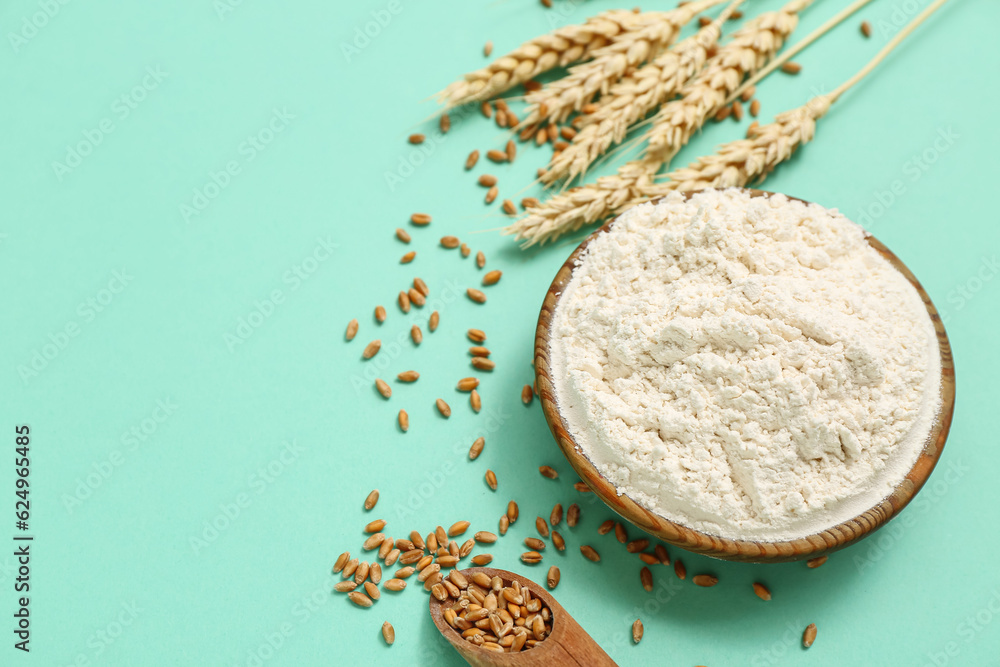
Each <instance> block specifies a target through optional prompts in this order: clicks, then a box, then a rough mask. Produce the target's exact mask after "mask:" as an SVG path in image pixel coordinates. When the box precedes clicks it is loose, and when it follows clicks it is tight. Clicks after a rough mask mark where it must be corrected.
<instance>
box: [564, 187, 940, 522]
mask: <svg viewBox="0 0 1000 667" xmlns="http://www.w3.org/2000/svg"><path fill="white" fill-rule="evenodd" d="M864 238H865V232H864V230H862V228H861V227H859V226H858V225H855V224H854V223H852V222H850V221H849V220H847V219H846V218H844V217H843V216H842V215H841V214H840V213H838V212H836V211H830V210H827V209H825V208H822V207H820V206H817V205H809V206H807V205H805V204H802V203H800V202H796V201H792V200H789V199H787V198H786V197H783V196H780V195H778V196H774V197H771V198H769V199H768V198H750V197H749V196H748V195H747V194H744V193H742V192H741V191H738V190H728V191H725V192H715V191H710V192H707V193H702V194H698V195H695V196H694V197H692V199H691V200H690V201H684V199H683V198H682V197H681V196H680V195H676V194H675V195H671V196H670V197H669V198H668V199H666V200H664V201H663V202H661V203H659V204H656V205H652V204H644V205H642V206H637V207H635V208H633V209H631V210H629V211H628V212H627V213H625V214H624V215H623V216H622V217H621V218H620V219H619V220H618V221H617V222H616V223H615V224H614V225H613V227H612V229H611V231H610V232H609V233H606V234H601V235H599V236H598V237H597V238H596V239H595V240H594V241H593V242H592V243H591V244H590V245H589V246H588V250H587V253H586V255H585V257H584V258H583V259H582V261H581V262H580V264H579V265H578V266H577V268H576V269H575V271H574V274H573V280H572V281H571V282H570V284H569V285H568V286H567V288H566V290H565V294H563V296H562V298H561V299H560V302H559V307H558V309H557V311H556V315H555V322H554V336H553V339H552V345H551V347H552V360H553V371H554V373H553V375H554V378H555V383H556V398H557V401H558V403H559V407H560V410H561V411H562V413H563V414H564V415H565V416H566V417H567V421H568V422H569V426H570V431H571V433H572V434H573V436H574V438H575V439H576V441H577V443H578V444H579V445H580V446H581V448H582V450H583V452H584V453H585V454H586V455H587V456H588V457H589V458H590V460H591V461H592V462H593V463H594V464H595V465H596V466H597V468H598V470H600V471H601V473H602V474H603V475H605V477H607V479H609V480H610V481H611V482H612V483H613V484H614V485H615V486H616V487H617V489H618V493H619V494H626V495H628V496H629V497H631V498H632V499H633V500H635V501H636V502H638V503H639V504H640V505H643V506H644V507H646V508H648V509H650V510H652V511H654V512H656V513H658V514H661V515H662V516H665V517H667V518H669V519H671V520H674V521H676V522H678V523H681V524H684V525H687V526H689V527H692V528H695V529H698V530H701V531H704V532H707V533H710V534H714V535H719V536H724V537H730V538H739V539H792V538H796V537H801V536H804V535H809V534H812V533H815V532H817V531H820V530H824V529H826V528H829V527H831V526H834V525H836V524H837V523H840V522H841V521H844V520H846V519H849V518H851V517H853V516H855V515H857V514H858V513H859V512H862V511H864V510H865V509H867V508H869V507H871V506H872V505H874V504H875V503H877V502H878V501H879V500H880V499H881V498H884V497H885V496H886V495H887V494H888V493H889V492H890V491H891V489H892V487H893V486H894V485H895V484H896V483H897V482H898V481H899V480H901V479H902V478H903V477H904V476H905V474H906V472H907V471H908V470H909V468H910V467H911V466H912V465H913V462H914V461H915V460H916V458H917V455H918V454H919V451H920V449H921V448H922V447H923V444H924V440H925V439H926V436H927V434H928V432H929V430H930V425H931V423H932V421H933V418H934V416H935V414H936V412H937V409H938V400H939V399H938V385H939V382H940V372H941V371H940V362H939V356H938V351H937V340H936V337H935V334H934V328H933V324H932V323H931V320H930V317H928V315H927V312H926V310H925V308H924V306H923V303H922V302H921V300H920V297H919V295H918V294H917V292H916V290H915V289H914V288H913V287H912V286H911V285H910V284H909V282H908V281H907V280H906V279H905V278H904V277H903V276H902V274H900V273H899V272H898V271H896V270H895V269H893V268H892V266H891V265H890V264H889V263H888V262H887V261H885V260H884V259H882V258H881V257H880V256H879V255H878V253H876V252H875V251H874V250H872V249H871V248H870V247H869V246H868V244H867V243H866V242H865V240H864Z"/></svg>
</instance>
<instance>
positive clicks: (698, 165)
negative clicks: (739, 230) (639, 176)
mask: <svg viewBox="0 0 1000 667" xmlns="http://www.w3.org/2000/svg"><path fill="white" fill-rule="evenodd" d="M832 103H833V99H831V98H830V97H829V96H826V95H821V96H819V97H815V98H813V99H812V100H810V101H809V102H808V103H807V104H805V105H804V106H801V107H799V108H797V109H792V110H790V111H785V112H783V113H780V114H778V115H777V116H775V119H774V122H773V123H770V124H769V125H763V126H761V127H756V128H754V129H753V130H752V132H751V134H750V136H748V137H747V138H746V139H739V140H737V141H732V142H730V143H728V144H723V145H722V146H720V147H719V149H718V150H717V151H716V152H715V153H714V154H712V155H708V156H705V157H702V158H699V159H698V160H696V161H694V162H693V163H691V164H690V165H688V166H687V167H682V168H680V169H676V170H674V171H672V172H671V173H669V174H666V175H665V178H669V179H670V180H669V181H667V182H666V183H659V184H655V185H651V186H646V187H643V188H640V190H641V193H642V197H644V198H645V197H657V196H661V195H664V194H666V193H667V192H671V191H680V192H687V191H690V190H701V189H703V188H729V187H744V186H746V185H749V184H750V183H753V182H755V181H756V182H760V181H762V180H764V178H765V177H766V176H767V175H768V174H769V173H771V171H773V170H774V168H775V167H777V166H778V165H779V164H780V163H782V162H784V161H786V160H788V159H789V158H790V157H792V154H793V153H795V151H796V150H798V149H799V147H801V146H803V145H804V144H806V143H808V142H809V141H812V138H813V137H814V136H815V134H816V121H817V120H819V119H820V118H822V117H823V116H824V115H825V114H826V112H827V111H829V110H830V105H831V104H832ZM635 203H638V201H636V202H635Z"/></svg>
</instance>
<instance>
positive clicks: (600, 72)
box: [522, 0, 725, 126]
mask: <svg viewBox="0 0 1000 667" xmlns="http://www.w3.org/2000/svg"><path fill="white" fill-rule="evenodd" d="M724 1H725V0H696V1H695V2H690V3H688V4H686V5H682V6H680V7H678V8H677V9H672V10H669V11H664V12H646V13H644V14H640V15H638V16H637V20H636V22H634V23H633V24H631V25H630V26H629V29H628V30H626V31H624V32H622V33H620V34H618V35H616V36H615V37H614V38H612V40H611V43H610V44H608V45H607V46H603V47H601V48H599V49H596V50H594V51H593V58H592V59H591V60H590V61H589V62H586V63H583V64H581V65H577V66H575V67H572V68H570V70H569V73H568V74H567V75H566V76H565V77H563V78H561V79H558V80H556V81H553V82H551V83H549V84H547V85H545V86H543V87H542V89H541V90H538V91H535V92H532V93H528V95H526V96H525V100H526V101H527V102H528V106H527V108H526V109H525V112H526V115H525V118H524V121H523V122H522V125H523V126H530V125H534V124H537V123H540V122H542V121H544V120H549V121H550V122H562V121H564V120H566V118H567V117H568V116H569V114H570V113H572V112H573V111H579V110H580V108H581V107H582V106H583V105H584V104H586V103H587V102H589V101H590V100H592V99H593V98H594V96H595V95H597V94H598V93H600V94H604V93H606V92H608V89H609V88H610V86H611V85H613V84H614V83H615V82H617V81H618V80H619V79H620V78H621V77H622V76H623V75H624V74H625V72H626V71H627V70H628V69H629V68H631V67H636V66H637V65H640V64H642V63H644V62H646V61H647V60H649V59H650V58H652V57H654V56H656V55H657V54H658V53H659V52H660V51H662V50H663V49H665V48H667V47H669V46H670V45H671V44H672V43H673V42H674V40H675V39H677V35H678V34H679V33H680V31H681V29H683V28H684V26H685V25H687V24H688V23H689V22H690V21H691V19H693V18H694V17H695V16H697V15H698V14H700V13H701V12H703V11H705V10H706V9H709V8H711V7H713V6H715V5H718V4H721V3H722V2H724Z"/></svg>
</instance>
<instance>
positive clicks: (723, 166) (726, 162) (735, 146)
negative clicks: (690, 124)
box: [633, 0, 947, 203]
mask: <svg viewBox="0 0 1000 667" xmlns="http://www.w3.org/2000/svg"><path fill="white" fill-rule="evenodd" d="M945 2H947V0H934V2H932V3H931V4H929V5H928V6H927V7H926V8H925V9H924V11H923V12H921V13H920V14H919V15H917V16H916V17H915V18H914V19H913V20H912V21H911V22H910V23H909V24H908V25H907V26H906V27H905V28H904V29H903V30H901V31H900V32H899V33H898V34H897V35H896V36H895V37H893V38H892V39H891V40H890V41H889V42H888V43H887V44H886V45H885V46H884V47H883V48H882V50H881V51H879V52H878V53H877V54H876V55H875V57H874V58H872V59H871V61H869V63H868V64H867V65H865V66H864V67H863V68H862V69H861V70H860V71H859V72H858V73H857V74H855V75H854V76H853V77H851V78H850V79H848V80H847V81H845V82H844V83H843V84H841V85H840V86H839V87H838V88H837V89H836V90H834V91H833V92H832V93H828V94H826V95H819V96H817V97H814V98H813V99H812V100H810V101H809V102H807V103H806V104H805V105H803V106H801V107H799V108H797V109H792V110H791V111H785V112H784V113H781V114H778V115H777V116H776V117H775V119H774V122H773V123H770V124H769V125H764V126H762V127H758V128H755V129H754V130H753V131H752V133H751V135H750V136H749V137H748V138H746V139H740V140H738V141H732V142H730V143H728V144H723V145H722V146H720V147H719V149H718V150H717V151H716V153H715V154H714V155H709V156H707V157H703V158H700V159H698V160H696V161H695V162H693V163H692V164H690V165H688V166H687V167H684V168H681V169H677V170H675V171H673V172H671V173H669V174H666V175H665V176H664V178H668V179H670V180H669V181H668V182H666V183H662V184H656V185H650V186H644V187H642V188H640V190H641V196H639V197H636V199H635V200H634V202H633V203H638V202H639V201H641V200H643V199H645V198H649V197H656V196H660V195H664V194H666V193H667V192H670V191H673V190H676V191H682V192H683V191H689V190H701V189H703V188H726V187H743V186H746V185H749V184H750V183H752V182H754V181H757V182H759V181H761V180H763V179H764V178H765V177H766V176H767V175H768V174H769V173H771V171H773V170H774V168H775V167H777V166H778V165H779V164H781V163H782V162H784V161H786V160H788V159H789V158H790V157H791V156H792V155H793V154H794V153H795V151H796V150H797V149H798V148H800V147H801V146H802V145H804V144H806V143H807V142H809V141H810V140H812V138H813V137H814V136H815V134H816V123H817V121H818V120H819V119H820V118H822V117H823V116H824V115H826V112H827V111H829V110H830V107H831V106H832V105H833V104H834V103H835V102H836V101H837V100H839V99H840V97H841V96H842V95H843V94H844V93H845V92H847V91H848V90H849V89H850V88H851V87H853V86H854V85H856V84H857V83H858V82H859V81H861V80H862V79H863V78H865V77H866V76H867V75H868V74H870V73H871V72H872V70H874V69H875V67H877V66H878V64H879V63H881V62H882V61H883V60H884V59H885V58H886V56H888V55H889V53H890V52H892V50H893V49H895V48H896V47H897V46H899V44H900V43H902V41H903V40H904V39H906V38H907V36H909V35H910V33H912V32H913V31H914V30H915V29H916V28H917V26H919V25H920V24H921V23H923V22H924V21H925V20H926V19H927V17H929V16H930V15H931V14H933V13H934V12H935V11H937V10H938V9H939V8H940V7H941V6H942V5H943V4H944V3H945Z"/></svg>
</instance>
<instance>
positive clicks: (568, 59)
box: [438, 10, 637, 118]
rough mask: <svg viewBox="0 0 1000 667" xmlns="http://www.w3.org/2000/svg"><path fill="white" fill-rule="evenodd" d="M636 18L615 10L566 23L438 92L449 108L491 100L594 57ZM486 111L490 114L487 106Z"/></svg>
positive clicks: (626, 11)
mask: <svg viewBox="0 0 1000 667" xmlns="http://www.w3.org/2000/svg"><path fill="white" fill-rule="evenodd" d="M636 19H637V17H636V15H635V14H633V13H632V12H630V11H628V10H613V11H609V12H603V13H601V14H598V15H597V16H594V17H592V18H590V19H588V20H587V21H586V22H585V23H583V24H580V25H569V26H565V27H562V28H559V29H558V30H555V31H553V32H551V33H549V34H547V35H542V36H540V37H536V38H535V39H532V40H529V41H527V42H525V43H524V44H522V45H521V46H519V47H518V48H517V49H515V50H514V51H511V52H510V53H508V54H507V55H505V56H502V57H500V58H498V59H497V60H495V61H493V62H492V63H490V64H489V65H487V66H486V67H484V68H482V69H479V70H476V71H475V72H470V73H468V74H466V75H465V76H464V77H463V79H462V80H460V81H455V82H454V83H452V84H450V85H449V86H448V87H446V88H445V89H444V90H443V91H441V92H440V93H439V94H438V99H439V101H440V102H441V103H442V104H444V105H445V108H446V109H447V108H451V107H454V106H458V105H460V104H466V103H468V102H474V101H475V102H478V101H482V100H488V99H490V98H492V97H494V96H496V95H499V94H500V93H502V92H503V91H505V90H508V89H510V88H513V87H514V86H516V85H518V84H519V83H524V82H525V81H528V80H529V79H532V78H534V77H536V76H538V75H539V74H541V73H542V72H546V71H548V70H550V69H553V68H554V67H565V66H566V65H569V64H571V63H574V62H577V61H579V60H583V59H585V58H589V57H591V55H592V54H593V53H594V52H595V51H596V50H598V49H600V48H602V47H604V46H605V45H607V44H608V43H609V42H610V40H611V39H612V38H613V37H615V36H617V35H619V34H621V33H622V32H624V31H626V30H627V29H629V27H630V26H633V25H634V24H635V23H636ZM483 113H484V115H485V114H486V113H487V112H486V110H485V109H484V110H483ZM488 117H489V116H487V118H488Z"/></svg>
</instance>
